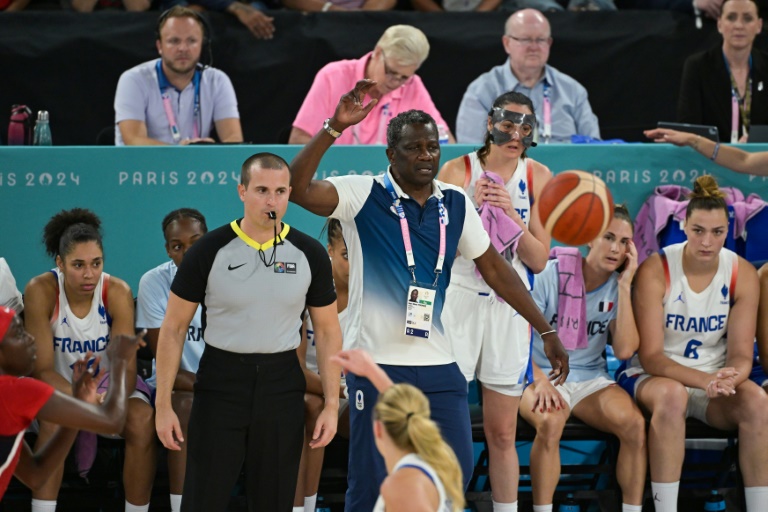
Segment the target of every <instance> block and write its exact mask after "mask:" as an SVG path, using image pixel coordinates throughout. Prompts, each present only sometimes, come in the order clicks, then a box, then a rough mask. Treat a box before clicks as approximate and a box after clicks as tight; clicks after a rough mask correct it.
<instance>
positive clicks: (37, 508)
mask: <svg viewBox="0 0 768 512" xmlns="http://www.w3.org/2000/svg"><path fill="white" fill-rule="evenodd" d="M32 512H56V500H52V501H49V500H36V499H34V498H32Z"/></svg>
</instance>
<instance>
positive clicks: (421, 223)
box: [327, 170, 490, 366]
mask: <svg viewBox="0 0 768 512" xmlns="http://www.w3.org/2000/svg"><path fill="white" fill-rule="evenodd" d="M387 172H388V173H389V177H390V180H392V185H393V187H394V190H395V192H396V194H398V196H399V197H400V199H401V204H402V206H403V209H404V211H405V217H406V219H407V221H408V227H409V229H410V234H411V241H412V244H413V256H414V258H415V261H416V271H415V272H416V279H417V280H418V281H419V282H426V283H430V284H431V283H432V282H433V281H434V279H435V272H434V271H435V264H436V262H437V258H438V247H439V245H440V244H439V240H440V235H439V232H440V229H439V223H440V220H439V215H438V202H439V201H442V202H443V205H444V207H445V213H446V217H447V225H446V248H445V263H444V267H443V273H442V274H441V275H440V279H439V280H438V283H437V293H436V298H435V306H434V310H433V312H432V314H433V318H432V321H433V322H432V327H433V329H432V331H431V333H430V337H429V338H428V339H422V338H415V337H413V336H406V335H405V318H406V301H407V298H408V285H409V283H410V281H411V276H410V273H409V272H408V266H407V263H406V257H405V248H404V246H403V236H402V232H401V229H400V219H399V217H398V215H397V212H396V210H395V208H394V206H393V205H392V199H391V198H390V196H389V194H388V193H387V190H386V189H385V187H384V184H383V176H377V177H375V178H374V177H372V176H341V177H338V178H328V179H327V181H329V182H330V183H332V184H333V186H334V187H335V188H336V192H337V193H338V194H339V204H338V206H337V207H336V210H335V211H334V212H333V213H332V214H331V217H333V218H336V219H339V221H341V228H342V232H343V233H344V240H346V242H347V248H348V249H349V305H348V306H347V308H348V309H349V318H348V319H347V322H346V324H347V325H346V327H345V329H344V343H345V344H348V346H350V347H353V348H362V349H365V350H367V351H368V352H369V353H370V354H371V356H372V357H373V359H374V361H376V362H377V363H379V364H391V365H396V366H397V365H399V366H433V365H443V364H450V363H453V362H454V361H455V359H454V357H453V351H452V350H451V345H450V343H449V342H448V340H447V339H446V337H445V334H444V331H443V324H442V321H441V318H440V315H441V313H442V309H443V303H444V301H445V290H446V289H447V287H448V284H449V283H450V279H451V266H452V265H453V261H454V259H455V258H456V254H457V250H458V251H459V252H461V254H462V256H463V257H465V258H470V259H473V258H477V257H479V256H481V255H482V254H483V253H484V252H485V251H486V250H488V246H489V245H490V239H489V238H488V233H486V232H485V230H484V229H483V225H482V222H481V221H480V216H479V215H478V214H477V212H476V211H475V209H474V208H473V207H472V203H471V202H470V200H469V198H468V197H467V196H466V194H465V193H464V191H463V190H462V189H461V188H459V187H454V186H453V185H448V184H446V183H442V182H440V181H437V180H434V181H433V182H432V195H431V196H430V197H429V198H428V199H427V201H426V204H425V205H424V206H422V205H420V204H419V203H418V202H417V201H415V200H413V199H411V198H410V197H409V196H408V195H407V194H406V193H405V192H403V190H402V189H401V188H400V187H399V186H398V184H397V182H396V181H395V179H394V177H393V176H392V174H391V172H390V171H389V170H388V171H387Z"/></svg>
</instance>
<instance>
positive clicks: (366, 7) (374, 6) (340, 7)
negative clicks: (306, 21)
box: [282, 0, 397, 12]
mask: <svg viewBox="0 0 768 512" xmlns="http://www.w3.org/2000/svg"><path fill="white" fill-rule="evenodd" d="M396 4H397V0H282V5H283V6H284V7H286V8H288V9H292V10H294V11H303V12H327V11H337V12H338V11H391V10H392V9H394V8H395V5H396Z"/></svg>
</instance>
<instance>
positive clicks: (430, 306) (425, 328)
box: [405, 283, 437, 338]
mask: <svg viewBox="0 0 768 512" xmlns="http://www.w3.org/2000/svg"><path fill="white" fill-rule="evenodd" d="M436 293H437V292H436V290H435V289H434V288H432V287H431V286H429V285H425V284H421V283H411V284H410V285H409V286H408V302H407V303H406V313H405V335H406V336H414V337H416V338H429V332H430V331H431V330H432V311H433V310H434V308H435V294H436Z"/></svg>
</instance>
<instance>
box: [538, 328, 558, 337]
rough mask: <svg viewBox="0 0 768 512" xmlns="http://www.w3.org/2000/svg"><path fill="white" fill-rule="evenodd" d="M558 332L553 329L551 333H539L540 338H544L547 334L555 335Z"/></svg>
mask: <svg viewBox="0 0 768 512" xmlns="http://www.w3.org/2000/svg"><path fill="white" fill-rule="evenodd" d="M556 332H557V329H552V330H551V331H547V332H540V333H539V336H541V337H544V336H546V335H547V334H554V333H556Z"/></svg>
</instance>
